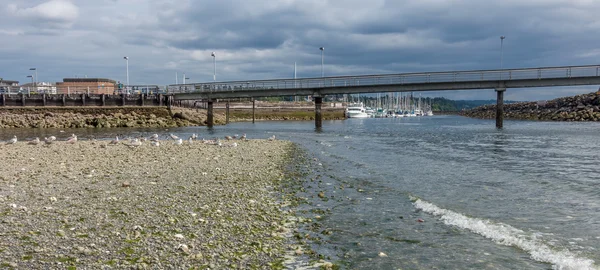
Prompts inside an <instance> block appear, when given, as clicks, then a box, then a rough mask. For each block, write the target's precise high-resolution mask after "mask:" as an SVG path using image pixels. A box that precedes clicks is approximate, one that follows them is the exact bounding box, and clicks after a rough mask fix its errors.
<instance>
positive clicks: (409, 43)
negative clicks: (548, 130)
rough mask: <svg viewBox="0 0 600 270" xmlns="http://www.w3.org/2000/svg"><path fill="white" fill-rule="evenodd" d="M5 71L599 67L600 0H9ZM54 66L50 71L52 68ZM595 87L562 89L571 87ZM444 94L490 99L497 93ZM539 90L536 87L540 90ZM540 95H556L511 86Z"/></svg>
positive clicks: (136, 78)
mask: <svg viewBox="0 0 600 270" xmlns="http://www.w3.org/2000/svg"><path fill="white" fill-rule="evenodd" d="M0 10H1V11H2V12H3V14H5V16H2V17H0V34H2V35H3V36H4V37H5V40H9V41H10V42H4V43H3V46H0V54H1V55H2V57H1V58H0V64H1V65H3V66H7V65H10V66H11V68H10V69H3V70H2V71H3V74H0V77H4V78H16V79H20V78H24V77H25V76H26V75H28V74H27V73H28V69H29V67H30V66H36V67H38V71H39V73H40V77H41V78H47V80H54V81H59V80H61V79H62V78H63V77H68V76H73V75H74V74H76V75H82V76H83V75H88V76H103V77H110V78H113V79H116V80H124V77H125V74H124V73H125V72H124V71H125V67H124V64H125V63H124V62H123V56H128V57H129V58H130V60H129V64H130V78H131V81H132V82H134V83H153V84H170V83H174V82H175V78H174V77H175V73H177V74H178V75H179V76H180V77H181V76H182V74H183V73H184V72H185V73H186V76H188V77H190V78H191V81H210V80H212V72H213V70H212V67H213V66H212V61H213V58H212V57H211V56H210V54H211V52H212V51H215V52H217V56H216V61H217V74H218V76H217V77H218V79H219V80H250V79H268V78H283V77H288V78H289V77H292V76H293V65H294V62H295V63H297V71H298V76H299V77H312V76H320V53H321V52H320V51H319V49H318V48H319V47H321V46H324V47H325V51H324V56H325V72H326V75H328V76H335V75H357V74H375V73H400V72H426V71H449V70H478V69H495V68H499V67H500V39H499V37H500V36H501V35H505V36H506V39H505V41H504V46H503V52H504V53H503V66H504V67H505V68H516V67H535V66H560V65H580V64H596V63H600V61H598V60H600V59H599V58H600V49H597V47H598V46H597V44H598V43H600V20H599V19H597V14H598V13H599V12H600V3H597V2H595V1H586V0H575V1H571V0H552V1H543V0H520V1H517V0H506V1H495V2H491V1H477V0H456V1H445V0H419V1H417V0H404V1H385V0H372V1H363V0H345V1H341V0H340V1H320V0H304V1H294V0H281V1H241V0H239V1H238V0H226V1H192V0H182V1H176V2H173V1H169V0H148V1H142V0H130V1H120V0H94V1H91V0H85V1H73V0H71V1H69V0H35V1H17V0H3V1H0ZM44 74H45V76H44ZM592 88H593V87H590V88H574V89H573V90H564V91H556V92H555V93H557V94H560V93H571V92H572V91H587V90H589V89H592ZM489 92H490V91H461V92H456V93H454V94H452V93H444V95H447V96H453V95H454V96H455V97H465V96H468V95H472V97H473V98H481V97H486V98H487V97H488V96H489V95H491V96H492V97H493V91H491V94H490V93H489ZM536 93H537V94H536ZM513 94H514V95H515V96H514V97H515V98H514V99H516V98H517V97H518V98H519V99H538V98H540V99H543V98H546V97H548V96H551V95H552V94H551V92H550V91H540V92H539V93H538V92H536V91H514V92H510V93H507V98H509V99H510V98H512V97H511V96H510V95H513Z"/></svg>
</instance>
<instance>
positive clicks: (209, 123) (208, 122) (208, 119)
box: [206, 99, 214, 128]
mask: <svg viewBox="0 0 600 270" xmlns="http://www.w3.org/2000/svg"><path fill="white" fill-rule="evenodd" d="M213 102H214V100H213V99H208V102H207V103H208V108H207V110H206V125H207V126H208V127H209V128H212V127H213V124H214V122H213V120H214V119H213Z"/></svg>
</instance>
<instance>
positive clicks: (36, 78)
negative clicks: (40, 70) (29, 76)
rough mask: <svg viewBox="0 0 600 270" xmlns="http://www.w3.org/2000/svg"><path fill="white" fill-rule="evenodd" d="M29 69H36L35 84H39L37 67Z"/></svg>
mask: <svg viewBox="0 0 600 270" xmlns="http://www.w3.org/2000/svg"><path fill="white" fill-rule="evenodd" d="M29 70H34V71H35V77H34V78H33V79H34V84H35V85H37V82H38V74H37V68H30V69H29Z"/></svg>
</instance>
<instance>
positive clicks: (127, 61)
mask: <svg viewBox="0 0 600 270" xmlns="http://www.w3.org/2000/svg"><path fill="white" fill-rule="evenodd" d="M123 59H125V65H126V71H127V86H126V88H125V89H127V94H129V57H127V56H125V57H123Z"/></svg>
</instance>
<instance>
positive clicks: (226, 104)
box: [225, 100, 229, 124]
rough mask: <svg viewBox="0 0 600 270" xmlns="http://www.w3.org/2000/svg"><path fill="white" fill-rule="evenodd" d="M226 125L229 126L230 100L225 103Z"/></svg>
mask: <svg viewBox="0 0 600 270" xmlns="http://www.w3.org/2000/svg"><path fill="white" fill-rule="evenodd" d="M225 124H229V100H228V101H227V103H225Z"/></svg>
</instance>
